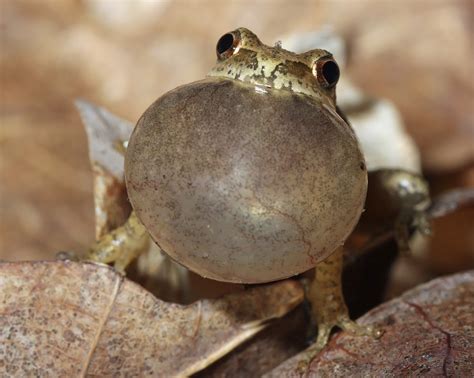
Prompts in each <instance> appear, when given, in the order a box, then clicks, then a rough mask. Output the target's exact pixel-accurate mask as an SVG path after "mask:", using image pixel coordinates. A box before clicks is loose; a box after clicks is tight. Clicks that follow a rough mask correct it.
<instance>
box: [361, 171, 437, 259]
mask: <svg viewBox="0 0 474 378" xmlns="http://www.w3.org/2000/svg"><path fill="white" fill-rule="evenodd" d="M430 203H431V200H430V194H429V186H428V183H427V182H426V181H425V180H424V179H423V177H421V176H420V175H419V174H417V173H414V172H408V171H405V170H401V169H379V170H374V171H371V172H369V186H368V191H367V199H366V202H365V211H364V213H363V215H362V217H361V219H360V222H359V223H358V224H357V228H356V230H355V232H356V233H358V234H367V235H371V236H372V237H374V236H375V235H380V234H383V233H385V232H387V231H390V230H393V231H394V233H395V239H396V241H397V243H398V249H399V250H400V252H402V253H406V254H407V253H409V251H410V247H409V245H408V241H409V238H410V233H411V231H418V232H420V233H421V234H424V235H428V234H430V232H431V227H430V223H429V220H428V218H427V212H426V211H427V210H428V207H429V205H430Z"/></svg>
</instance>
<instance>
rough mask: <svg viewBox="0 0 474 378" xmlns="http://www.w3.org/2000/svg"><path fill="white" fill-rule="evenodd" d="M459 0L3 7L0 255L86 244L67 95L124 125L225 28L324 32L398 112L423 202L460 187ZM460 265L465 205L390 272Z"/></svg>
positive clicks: (468, 175)
mask: <svg viewBox="0 0 474 378" xmlns="http://www.w3.org/2000/svg"><path fill="white" fill-rule="evenodd" d="M473 4H474V2H473V1H470V0H466V1H461V0H460V1H454V0H445V1H428V0H417V1H398V2H395V1H388V0H386V1H384V0H380V1H376V0H370V1H367V0H366V1H350V0H346V1H342V0H340V1H330V2H329V1H303V0H297V1H292V2H289V1H277V0H275V1H270V0H268V1H265V0H262V1H244V0H241V1H226V2H224V1H217V0H213V1H184V0H181V1H168V0H162V1H151V0H147V1H145V0H135V1H132V0H130V1H127V0H116V1H113V0H63V1H60V0H42V1H41V2H40V1H33V0H32V1H25V0H15V1H13V0H3V1H2V2H1V5H0V7H1V46H0V59H1V60H0V71H1V85H0V91H1V104H0V106H1V109H0V117H1V118H0V175H1V176H0V217H1V218H0V246H1V247H0V260H1V259H4V260H27V259H28V260H32V259H33V260H37V259H51V258H54V256H55V254H56V252H57V251H59V250H73V251H84V250H85V249H86V248H87V246H88V245H89V244H90V243H91V242H92V241H93V239H94V209H93V196H92V174H91V170H90V166H89V161H88V150H87V140H86V135H85V132H84V129H83V126H82V124H81V121H80V118H79V114H78V113H77V111H76V109H75V108H74V106H73V101H74V99H75V98H78V97H81V98H84V99H87V100H89V101H92V102H94V103H96V104H98V105H101V106H104V107H106V108H108V109H109V110H111V111H112V112H114V113H115V114H117V115H119V116H121V117H123V118H125V119H128V120H130V121H132V122H136V120H137V119H138V118H139V116H140V115H141V114H142V112H143V111H144V110H145V109H146V108H147V107H148V105H149V104H151V102H153V101H154V100H155V99H156V98H157V97H158V96H160V95H161V94H163V93H164V92H166V91H167V90H170V89H172V88H174V87H176V86H178V85H181V84H185V83H188V82H191V81H195V80H199V79H201V78H203V77H204V75H205V74H206V72H207V71H208V70H209V68H210V67H211V66H212V65H213V63H214V61H215V52H214V49H215V44H216V41H217V40H218V38H219V37H220V36H221V35H222V34H224V33H226V32H227V31H230V30H233V29H235V28H236V27H238V26H245V27H247V28H249V29H251V30H252V31H254V32H255V33H256V34H257V35H258V36H259V37H260V39H261V40H262V41H263V42H264V43H267V44H274V43H275V42H276V41H277V40H280V39H282V38H284V37H285V36H288V35H292V34H295V33H302V32H308V31H314V30H317V29H320V28H322V27H327V26H331V27H332V28H333V30H334V31H335V32H336V33H337V34H339V35H340V36H341V37H343V38H344V39H345V41H346V43H347V47H348V50H347V54H348V56H347V66H346V68H345V70H344V72H343V75H344V76H345V77H349V78H351V79H352V81H353V82H354V83H355V84H356V85H357V86H358V87H359V88H361V89H363V90H364V91H365V92H367V93H369V94H371V95H373V96H377V97H383V98H386V99H389V100H391V101H392V102H393V103H394V104H395V105H396V106H397V108H398V109H399V111H400V112H401V115H402V117H403V120H404V122H405V124H406V128H407V131H408V133H409V134H410V135H411V136H412V137H413V138H414V140H415V142H416V144H417V145H418V147H419V149H420V152H421V161H422V168H423V172H424V174H425V175H426V177H427V178H428V179H429V181H430V183H431V185H432V191H433V194H434V195H436V194H438V193H441V192H443V191H445V190H448V189H450V188H454V187H474V168H473V163H474V114H473V111H474V110H473V108H474V106H473V105H474V93H473V92H474V72H473V62H474V60H473V57H474V50H473V48H474V47H473V35H474V34H473V28H474V15H473ZM283 47H285V46H284V45H283ZM472 267H474V209H473V208H472V207H471V208H467V209H463V210H461V211H459V212H457V213H455V214H453V215H451V216H448V217H445V218H442V219H440V220H439V221H437V222H435V225H434V236H433V238H431V239H430V240H429V242H428V245H427V247H426V253H424V254H423V255H422V257H419V258H418V259H413V260H412V261H411V262H410V263H409V264H405V267H404V268H403V269H402V270H400V272H401V276H403V277H405V279H406V280H407V282H409V281H410V280H415V281H416V280H422V279H424V278H426V277H431V276H435V275H439V274H445V273H450V272H455V271H460V270H464V269H468V268H472ZM410 277H411V278H410ZM420 277H422V278H420Z"/></svg>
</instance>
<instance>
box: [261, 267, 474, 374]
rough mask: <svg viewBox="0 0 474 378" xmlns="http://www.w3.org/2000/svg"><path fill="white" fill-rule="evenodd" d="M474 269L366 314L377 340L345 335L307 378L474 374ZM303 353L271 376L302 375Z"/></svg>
mask: <svg viewBox="0 0 474 378" xmlns="http://www.w3.org/2000/svg"><path fill="white" fill-rule="evenodd" d="M473 308H474V271H470V272H467V273H462V274H457V275H453V276H450V277H444V278H439V279H436V280H433V281H431V282H429V283H427V284H424V285H421V286H418V287H417V288H415V289H413V290H411V291H409V292H407V293H406V294H404V295H402V296H401V297H399V298H397V299H394V300H392V301H390V302H386V303H384V304H382V305H380V306H379V307H377V308H375V309H373V310H372V311H370V312H369V313H367V314H366V315H364V316H362V317H361V318H360V319H359V320H358V322H359V323H361V324H374V325H375V326H378V327H380V328H381V329H383V330H384V334H383V335H382V337H381V338H380V339H378V340H376V339H372V338H369V337H360V336H353V335H351V334H349V333H347V332H341V333H339V334H337V335H336V336H334V337H333V338H332V340H331V341H330V343H329V344H328V346H327V347H326V348H325V349H324V350H323V351H322V352H321V353H319V354H318V355H317V356H316V358H315V359H314V360H313V361H312V362H311V364H310V366H309V369H308V371H307V374H308V376H311V377H316V376H335V375H336V376H419V375H429V376H438V375H443V376H470V375H471V374H472V372H473V371H474V352H473V351H474V349H473V345H474V317H473V316H472V309H473ZM304 353H305V352H302V353H301V354H299V355H297V356H295V357H294V358H292V359H290V360H288V361H286V362H285V363H284V364H282V365H280V366H279V367H278V368H277V369H275V370H273V371H272V372H271V373H270V374H269V375H268V376H269V377H280V376H299V375H300V373H298V370H297V366H298V362H299V361H300V360H301V358H303V357H304Z"/></svg>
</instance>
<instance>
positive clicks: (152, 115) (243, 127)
mask: <svg viewBox="0 0 474 378" xmlns="http://www.w3.org/2000/svg"><path fill="white" fill-rule="evenodd" d="M125 171H126V182H127V189H128V193H129V197H130V201H131V203H132V205H133V208H134V209H135V211H136V212H137V215H138V216H139V218H140V219H141V221H142V222H143V223H144V224H145V226H146V227H147V229H148V230H149V232H150V233H151V235H152V237H153V239H154V240H155V241H156V242H157V243H158V244H159V245H160V246H161V247H162V248H163V249H164V250H165V251H166V252H167V253H168V254H169V255H170V256H171V257H172V258H173V259H175V260H177V261H178V262H180V263H182V264H183V265H185V266H186V267H188V268H190V269H191V270H194V271H196V272H198V273H199V274H201V275H203V276H205V277H209V278H213V279H217V280H221V281H230V282H244V283H257V282H268V281H273V280H277V279H281V278H285V277H288V276H291V275H295V274H298V273H301V272H304V271H306V270H308V269H310V268H312V267H314V265H315V264H316V263H317V262H319V261H321V260H323V259H324V258H326V257H327V256H328V255H329V254H330V253H331V252H332V251H333V250H334V249H335V248H336V247H338V246H339V245H340V244H342V243H343V242H344V240H345V239H346V237H347V236H348V234H349V233H350V232H351V230H352V229H353V227H354V226H355V224H356V222H357V220H358V218H359V216H360V213H361V211H362V206H363V203H364V198H365V194H366V185H367V183H366V180H367V175H366V172H365V166H364V159H363V157H362V155H361V152H360V149H359V146H358V144H357V140H356V139H355V136H354V134H353V132H352V130H351V129H350V127H349V126H348V125H347V124H346V123H345V122H341V119H340V118H339V116H338V115H337V114H336V113H335V112H334V111H333V110H332V109H331V108H329V107H327V106H324V105H321V104H320V103H317V102H315V101H313V100H312V99H308V96H306V95H303V94H295V93H292V92H289V91H277V90H274V89H271V88H266V87H263V86H262V87H261V86H255V85H249V84H245V83H241V82H238V81H235V80H227V79H221V78H216V77H214V78H208V79H205V80H202V81H199V82H196V83H192V84H189V85H186V86H183V87H179V88H177V89H175V90H173V91H171V92H169V93H167V94H166V95H164V96H162V97H161V98H159V99H158V100H157V101H156V102H155V103H154V104H152V105H151V106H150V107H149V108H148V110H147V111H146V112H145V113H144V115H143V116H142V117H141V119H140V121H139V122H138V124H137V127H136V128H135V131H134V133H133V135H132V137H131V140H130V142H129V147H128V151H127V155H126V167H125Z"/></svg>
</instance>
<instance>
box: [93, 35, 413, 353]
mask: <svg viewBox="0 0 474 378" xmlns="http://www.w3.org/2000/svg"><path fill="white" fill-rule="evenodd" d="M229 35H231V42H232V45H231V47H230V48H229V46H225V47H226V48H225V49H224V48H222V46H220V45H219V44H218V61H217V64H216V66H215V67H214V68H213V69H212V70H211V71H210V73H209V75H208V78H206V79H204V80H201V81H198V82H195V83H191V84H188V85H185V86H182V87H179V88H176V89H175V90H173V91H171V92H168V93H167V94H165V95H163V96H162V97H160V98H159V99H158V100H157V101H155V103H153V104H152V105H151V106H150V107H149V108H148V110H147V111H146V112H145V113H144V114H143V116H142V117H141V118H140V120H139V122H138V124H137V126H136V128H135V130H134V132H133V135H132V137H131V139H130V141H129V144H128V147H127V154H126V159H125V172H126V183H127V190H128V194H129V198H130V201H131V203H132V206H133V208H134V212H132V216H131V218H130V220H129V221H128V222H127V224H130V227H128V226H127V224H126V225H125V226H124V227H123V228H122V229H118V230H116V231H115V232H112V233H111V234H110V235H108V236H106V237H105V238H104V239H102V240H100V241H99V242H98V243H97V244H96V245H95V246H94V247H93V248H92V250H91V252H90V254H89V258H90V259H92V260H95V261H101V262H112V261H116V266H118V268H120V269H124V267H125V266H124V264H123V263H120V264H118V265H117V262H120V261H122V262H123V261H125V260H127V261H128V260H129V259H130V258H131V257H133V256H134V255H136V254H137V253H139V252H140V249H139V247H140V248H142V247H143V244H142V240H143V235H144V234H145V233H147V232H148V233H150V235H151V236H152V238H153V239H154V240H155V242H156V243H157V244H158V245H160V247H162V249H163V250H164V251H165V252H166V253H168V254H169V255H170V256H171V257H172V258H173V259H175V260H177V261H178V262H180V263H181V264H183V265H184V266H186V267H187V268H189V269H191V270H194V271H195V272H197V273H198V274H201V275H202V276H205V277H210V278H213V279H216V280H221V281H230V282H240V283H260V282H269V281H274V280H278V279H282V278H285V277H288V276H292V275H296V274H298V273H302V272H304V271H306V270H308V269H310V268H313V267H316V278H315V280H314V281H313V283H312V284H311V286H310V288H309V290H308V299H309V300H310V302H311V303H312V304H313V306H312V307H313V313H314V316H315V318H316V320H317V322H318V328H319V332H318V339H317V341H316V343H315V344H314V346H313V347H312V350H313V351H314V352H315V353H316V352H317V351H319V350H320V348H322V347H323V346H324V345H325V343H326V342H327V340H328V337H329V333H330V330H331V328H332V327H333V326H335V325H337V326H340V327H341V328H344V329H347V330H350V331H352V332H355V333H357V334H363V335H367V334H369V335H379V334H380V333H379V332H377V331H374V330H372V329H371V328H370V327H362V326H359V325H357V324H356V323H354V322H352V321H351V320H350V319H349V317H348V315H347V309H346V306H345V304H344V300H343V297H342V291H341V285H340V284H341V270H342V253H341V252H342V244H343V243H344V241H345V239H346V238H347V236H348V235H349V234H350V232H351V231H352V230H353V228H354V226H355V225H356V223H357V221H358V219H359V217H360V214H361V212H362V209H363V205H364V201H365V196H366V190H367V172H366V170H365V163H364V159H363V156H362V153H361V151H360V148H359V145H358V143H357V140H356V138H355V136H354V133H353V131H352V129H351V128H350V126H349V125H348V123H347V122H346V121H345V120H344V119H343V118H342V115H340V112H339V111H338V109H337V107H336V96H335V83H336V82H337V78H336V79H335V80H333V79H334V70H333V72H332V77H331V73H330V74H327V72H325V71H324V69H323V68H324V67H325V63H326V62H328V61H330V62H332V61H333V58H332V56H331V54H330V53H328V52H327V51H324V50H312V51H309V52H307V53H304V54H294V53H292V52H289V51H286V50H284V49H282V48H280V47H278V46H275V47H269V46H266V45H264V44H262V43H261V42H260V41H259V40H258V38H257V37H256V36H255V35H254V34H253V33H252V32H250V31H249V30H247V29H243V28H240V29H237V30H236V31H234V32H232V33H231V34H229ZM229 35H227V36H228V37H227V38H228V39H229V38H230V37H229ZM221 41H222V40H221ZM221 41H220V42H219V43H221ZM224 45H226V44H225V43H224ZM326 67H330V68H332V69H334V65H329V66H326ZM336 67H337V66H336ZM337 73H338V72H337ZM328 75H329V76H328ZM397 177H399V178H400V175H398V176H397ZM386 179H387V180H388V181H390V179H389V178H388V176H387V177H386ZM388 181H387V182H388ZM389 187H390V185H388V186H387V187H385V189H387V188H389ZM381 188H382V190H384V187H383V185H382V186H381ZM398 195H399V196H398V197H397V193H395V194H394V195H393V196H392V197H391V199H390V200H393V199H394V198H395V201H396V200H397V198H402V197H404V195H403V194H402V192H399V193H398ZM407 198H412V197H410V196H408V197H405V199H402V204H403V201H404V200H406V199H407ZM408 202H410V201H408ZM408 202H406V203H407V206H406V208H411V207H410V206H412V204H411V202H410V204H408ZM402 207H403V208H405V207H404V205H403V206H402ZM403 213H408V212H407V211H404V212H403ZM396 217H397V216H396ZM396 217H395V218H396ZM402 218H403V217H402ZM403 219H405V218H403ZM140 222H142V223H143V224H144V226H143V225H142V224H141V223H140ZM399 223H400V224H401V223H403V222H402V221H400V222H399ZM130 230H133V231H132V232H130ZM126 240H128V242H127V241H126ZM114 243H115V244H117V243H118V245H119V246H120V248H115V247H114ZM125 245H126V246H127V247H124V246H125ZM127 248H130V249H132V251H128V252H126V258H121V257H120V256H122V255H123V253H124V249H127Z"/></svg>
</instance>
